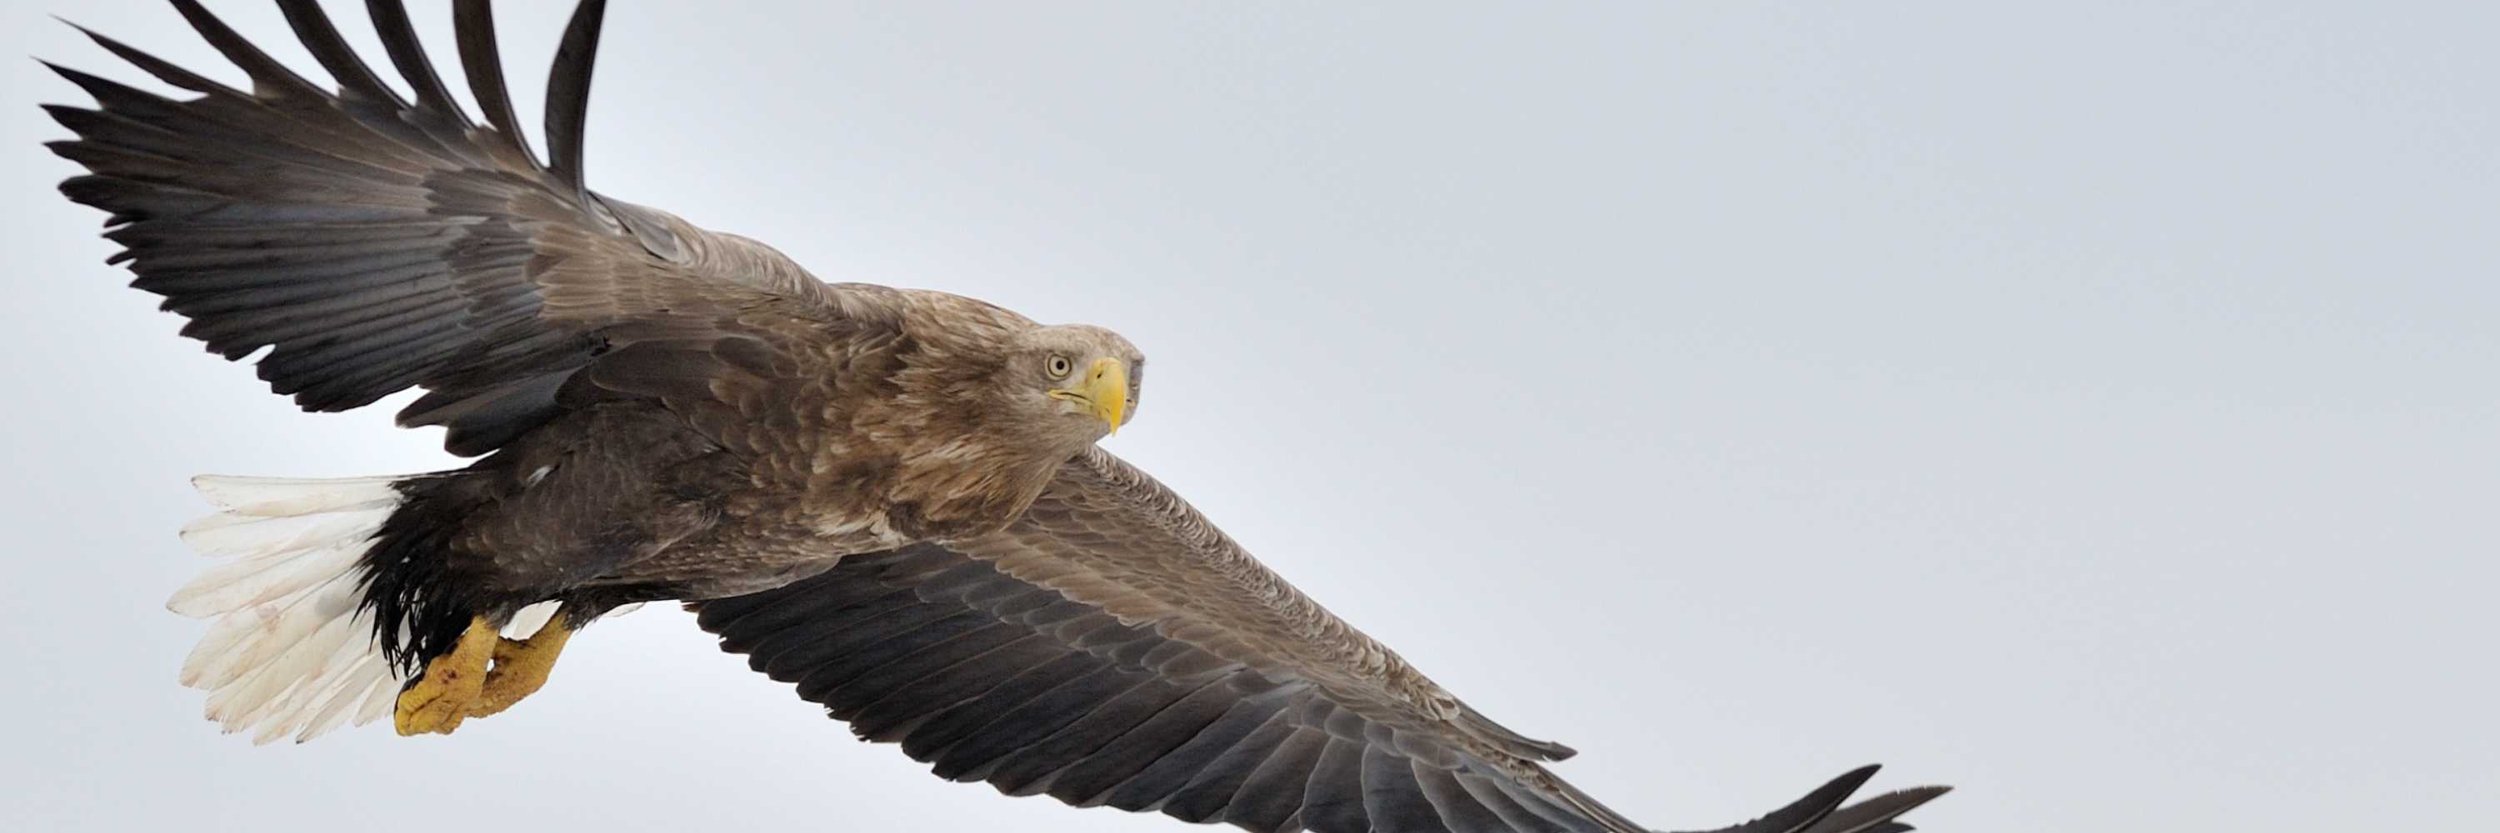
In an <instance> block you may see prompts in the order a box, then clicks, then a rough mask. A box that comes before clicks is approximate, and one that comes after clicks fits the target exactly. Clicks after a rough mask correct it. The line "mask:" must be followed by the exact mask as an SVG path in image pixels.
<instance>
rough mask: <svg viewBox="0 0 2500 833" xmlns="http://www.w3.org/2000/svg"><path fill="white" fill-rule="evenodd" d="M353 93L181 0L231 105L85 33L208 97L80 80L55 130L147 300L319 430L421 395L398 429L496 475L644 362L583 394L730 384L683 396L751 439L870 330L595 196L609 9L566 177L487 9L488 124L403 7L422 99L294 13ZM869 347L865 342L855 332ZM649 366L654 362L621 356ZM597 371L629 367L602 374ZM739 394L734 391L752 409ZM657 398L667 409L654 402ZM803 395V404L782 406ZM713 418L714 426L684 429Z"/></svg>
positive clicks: (476, 74) (791, 285)
mask: <svg viewBox="0 0 2500 833" xmlns="http://www.w3.org/2000/svg"><path fill="white" fill-rule="evenodd" d="M279 5H280V6H281V7H283V9H284V11H285V13H286V17H287V20H288V21H289V23H290V24H291V25H292V26H293V28H294V30H295V34H296V36H297V37H298V38H299V39H300V40H302V42H303V44H304V46H305V48H306V49H307V50H309V51H310V52H311V53H312V55H313V56H314V57H315V58H316V59H317V60H318V61H319V62H320V64H321V65H322V67H323V68H324V69H325V70H327V71H328V72H329V74H330V75H331V76H333V78H334V79H335V80H336V84H337V89H336V91H335V92H333V91H331V90H329V89H325V88H323V87H321V86H319V85H316V84H315V83H313V82H311V81H308V80H306V79H305V78H303V77H301V76H298V75H296V74H295V73H294V72H292V71H290V70H288V69H287V68H286V67H284V66H282V65H280V64H279V63H278V62H277V61H275V60H273V59H272V58H270V56H269V55H268V54H266V53H264V52H262V51H261V50H260V49H259V48H258V47H255V46H253V45H252V44H251V43H250V42H248V41H246V40H244V39H243V38H242V37H241V36H240V35H237V34H236V33H235V32H234V30H232V29H230V28H228V27H227V26H226V25H225V24H224V23H222V22H220V21H219V20H218V19H217V18H216V17H214V16H212V15H210V14H209V13H208V11H207V10H205V9H203V8H202V7H201V6H200V5H199V4H198V3H196V2H193V0H174V6H175V7H176V8H177V9H179V10H180V11H181V13H182V14H183V16H184V17H185V18H187V19H188V20H189V21H190V22H191V25H192V26H193V28H195V29H197V30H198V31H199V33H200V34H201V36H203V37H204V38H206V39H207V40H208V42H209V43H210V44H211V45H213V46H215V47H216V48H217V50H218V51H219V52H221V53H223V54H224V55H225V57H226V58H227V59H228V60H231V61H233V62H234V63H235V64H236V65H237V66H239V67H240V68H241V69H242V70H243V71H244V72H245V73H246V74H247V75H249V76H250V78H251V82H252V83H251V89H250V90H248V91H245V90H236V89H233V88H230V87H227V86H224V85H222V84H219V83H217V82H215V81H211V80H209V79H207V78H204V77H201V76H199V75H197V74H194V73H192V72H189V71H187V70H184V69H182V68H180V67H176V66H174V65H172V64H169V63H167V62H165V61H163V60H160V59H158V58H155V57H154V56H151V55H149V54H147V53H145V52H141V51H139V50H137V49H134V48H131V47H129V46H127V45H124V44H122V43H119V42H117V41H114V40H112V39H110V38H106V37H104V36H101V35H96V34H94V33H92V32H90V33H89V36H90V37H92V38H94V39H95V41H96V42H97V43H98V44H101V45H102V46H103V47H104V48H105V49H107V50H110V51H112V52H113V53H114V54H115V55H118V56H120V57H122V58H123V59H125V60H128V61H129V62H130V63H132V64H134V65H136V66H137V67H139V68H140V69H142V70H145V71H146V72H148V73H149V74H151V75H154V76H155V77H156V78H158V79H160V80H162V81H164V82H165V83H167V84H171V85H173V86H175V87H179V88H182V89H184V90H188V91H191V92H194V93H198V94H199V97H197V98H191V99H188V100H174V99H169V98H164V97H161V96H158V95H155V94H153V93H149V92H146V91H142V90H139V89H136V88H133V87H129V86H125V85H122V84H119V83H115V82H112V81H108V80H105V79H103V78H100V77H97V76H94V75H90V74H87V73H83V72H79V71H77V70H72V69H67V68H63V67H59V66H54V67H52V68H53V70H54V71H55V72H58V73H60V74H61V75H62V76H63V77H66V78H68V79H69V80H70V81H72V82H74V83H76V84H77V85H78V86H80V87H82V88H84V89H85V90H86V91H87V92H88V93H90V94H92V95H93V96H94V97H95V99H96V103H97V106H96V107H95V108H94V109H86V108H78V107H68V106H59V105H52V106H47V107H46V108H45V109H47V110H48V111H50V112H51V113H52V115H53V117H54V118H55V119H57V120H59V121H60V123H61V124H62V125H64V126H67V127H68V128H69V129H71V130H72V131H75V132H76V133H77V134H78V138H77V139H75V140H70V141H61V142H54V143H52V144H51V148H52V149H53V151H54V152H56V153H58V154H60V155H61V156H64V157H67V158H69V159H70V160H72V161H75V162H77V163H79V164H81V165H84V166H86V168H87V169H88V170H89V171H91V172H92V173H90V174H88V175H85V176H79V177H75V178H72V179H70V180H68V181H66V182H64V183H62V184H61V190H62V192H63V193H65V194H67V195H68V196H69V197H70V198H71V199H73V200H76V201H78V202H81V203H85V204H87V205H91V206H95V207H97V208H101V209H104V210H105V211H108V212H110V213H111V215H112V216H111V218H110V219H109V220H108V221H107V225H108V226H109V230H108V231H107V232H106V236H107V237H109V238H111V239H113V240H115V241H116V242H118V243H120V244H121V245H122V247H123V250H122V252H121V253H120V254H117V255H115V256H114V258H113V259H114V261H116V262H122V261H127V262H128V263H129V266H130V269H131V271H132V272H134V273H136V274H137V275H138V280H137V281H136V282H135V284H134V285H135V286H137V287H138V288H140V289H144V290H147V291H149V292H153V293H156V294H159V295H162V296H164V297H165V304H164V305H165V308H167V309H170V310H173V311H175V312H178V313H181V314H182V315H184V316H185V317H188V318H189V319H190V324H189V325H188V326H186V327H185V328H184V330H183V333H184V334H185V335H188V336H191V337H193V338H197V339H200V340H202V341H205V342H207V343H208V347H209V349H210V350H212V351H214V352H217V353H219V354H222V355H224V356H225V357H226V358H227V359H229V360H238V359H242V358H244V357H246V356H250V355H252V354H254V353H256V352H259V351H261V350H263V349H264V348H266V349H267V351H268V352H267V353H265V354H263V355H261V357H260V358H259V359H258V367H259V371H260V376H261V378H262V379H264V380H267V381H268V382H269V385H270V387H271V388H272V389H273V390H275V391H276V392H278V393H281V394H291V395H293V396H294V398H295V401H296V402H297V403H298V404H300V405H302V406H303V407H304V408H305V409H307V410H314V411H338V410H346V409H350V408H356V407H359V406H363V405H366V404H369V403H372V402H373V401H374V400H377V399H380V398H382V397H384V396H388V395H390V394H392V393H396V392H399V391H402V390H406V389H408V388H409V387H411V386H422V387H424V388H425V389H427V391H428V394H427V395H426V396H424V397H422V398H420V399H418V400H417V401H416V402H415V403H414V404H412V405H410V406H409V407H408V408H407V409H406V410H404V411H402V412H401V413H400V415H399V419H400V421H401V423H402V424H406V425H442V426H445V427H447V428H448V429H449V435H448V436H447V438H446V445H448V446H449V447H450V449H451V450H452V451H453V452H454V453H458V454H464V455H468V454H481V453H484V452H487V451H491V450H493V449H495V448H497V447H499V446H501V445H503V444H504V443H505V442H508V441H509V440H511V439H512V438H513V437H516V436H518V435H520V434H521V433H523V432H525V431H527V430H529V429H530V428H532V427H534V426H536V425H538V424H539V423H541V422H542V421H544V420H545V419H546V418H547V417H549V416H550V415H552V414H553V413H554V412H555V411H556V410H557V408H558V407H559V406H558V404H557V399H558V397H557V393H558V391H559V389H561V388H563V387H564V386H565V384H566V382H567V381H568V380H571V379H574V378H575V377H576V376H577V375H580V374H579V371H581V370H582V369H583V368H585V367H587V366H590V365H591V364H592V363H593V362H594V360H595V359H597V360H600V361H607V362H610V363H612V364H613V363H627V362H631V363H638V364H641V365H646V366H645V367H639V368H636V369H634V372H618V373H604V374H599V373H595V374H591V375H590V376H589V377H585V378H596V377H610V378H625V377H631V378H637V379H642V380H644V381H645V382H646V383H653V384H656V383H655V382H652V380H655V379H658V380H665V379H667V378H669V377H670V376H671V374H674V375H676V376H679V377H683V376H687V375H689V374H696V375H699V376H716V377H726V378H728V379H729V380H730V381H728V382H723V383H720V384H694V385H677V386H675V387H673V388H670V390H669V391H667V393H670V394H672V395H678V396H681V397H691V398H693V399H697V400H702V401H694V402H682V403H681V402H672V405H673V406H681V405H682V406H683V409H686V410H690V411H696V412H705V411H725V413H718V414H714V415H712V416H711V417H710V419H711V421H713V422H715V423H718V424H720V425H723V426H732V427H734V425H735V424H737V423H739V422H741V419H740V418H741V417H744V416H751V415H748V414H741V413H738V412H737V411H739V409H740V408H742V407H751V406H752V405H753V404H755V403H765V402H772V401H775V400H776V394H775V393H774V392H773V391H770V390H766V389H767V388H770V387H772V385H773V384H774V383H776V382H791V381H793V380H791V379H780V380H773V379H764V378H761V377H765V376H770V375H772V371H773V369H774V368H777V367H779V368H786V367H787V366H788V365H789V364H790V363H791V362H789V361H788V360H787V359H788V357H790V356H794V355H795V356H799V357H801V358H802V360H804V359H805V358H807V357H809V355H810V354H811V353H822V352H825V351H826V350H828V349H829V348H828V346H827V345H826V344H823V343H818V342H823V341H825V340H827V339H831V338H838V337H841V336H842V335H843V334H844V331H845V328H848V329H850V330H857V329H859V328H861V327H873V326H874V322H866V323H863V321H862V319H863V316H862V315H860V314H859V310H858V309H855V308H852V307H856V306H857V301H858V299H857V298H854V297H853V296H869V295H873V294H874V293H873V291H872V290H868V289H860V290H851V289H842V288H835V287H829V286H827V285H826V284H823V283H821V282H819V281H817V280H816V279H815V278H813V277H811V276H809V275H808V274H807V272H806V271H805V270H803V269H801V268H799V266H798V265H797V264H795V263H793V262H791V261H790V260H789V259H788V258H786V257H784V256H782V255H781V254H780V253H778V252H775V251H773V250H772V249H770V248H768V247H766V246H764V245H762V244H759V243H756V242H754V241H751V240H747V239H745V238H740V237H735V236H731V235H723V234H715V233H711V232H707V231H703V230H701V229H698V228H696V227H694V226H693V225H690V224H688V223H686V222H685V221H683V220H680V219H678V218H676V217H674V216H671V215H668V214H665V213H662V212H659V211H655V210H652V209H648V208H643V207H640V206H636V205H632V204H630V203H625V202H621V201H618V200H613V199H609V198H607V197H603V196H600V195H599V194H596V193H593V192H591V191H590V190H588V189H587V188H586V187H584V184H583V178H582V126H583V119H584V114H585V112H586V110H587V105H588V102H589V93H590V77H591V67H592V63H593V57H594V55H595V53H596V51H597V45H598V37H599V25H600V20H601V15H602V9H603V7H604V4H603V3H601V2H597V1H596V0H591V1H590V2H584V3H582V4H581V5H580V6H579V8H577V9H576V10H575V13H574V15H573V18H572V22H571V25H570V26H569V27H568V28H567V29H566V31H565V34H564V40H563V42H562V45H561V48H560V49H559V51H558V53H557V55H556V61H555V67H554V69H553V70H552V72H551V74H550V78H549V81H548V89H547V120H546V131H547V147H548V160H547V161H546V162H544V163H542V162H540V161H539V159H538V157H537V155H536V154H534V153H533V152H532V151H531V149H530V147H529V145H528V143H527V142H526V141H525V140H524V139H523V137H522V132H521V127H520V125H519V124H518V123H517V122H516V121H515V118H514V116H513V112H512V104H511V101H510V97H509V96H508V95H507V94H506V92H505V86H504V80H503V70H502V67H501V64H500V61H499V60H498V58H497V56H496V43H495V27H494V19H493V17H492V15H491V14H490V12H489V10H488V6H487V4H486V2H484V0H461V2H458V3H457V4H456V5H455V15H456V18H455V24H456V31H457V34H458V39H459V52H460V57H461V59H462V61H461V62H462V64H463V66H464V69H465V73H464V74H465V76H466V79H467V81H468V85H469V89H470V90H471V92H472V93H473V95H474V97H475V99H476V101H477V102H478V104H479V109H480V110H481V111H482V112H483V116H484V119H485V123H484V124H478V123H475V122H473V121H471V120H470V118H469V116H468V115H467V114H466V113H464V112H463V111H462V109H461V107H460V105H458V104H457V103H455V102H454V101H453V100H452V98H451V94H450V92H449V91H448V90H447V89H446V88H445V87H444V86H443V81H442V79H441V78H440V77H439V76H438V75H437V74H436V72H435V69H434V67H433V65H432V63H431V62H430V61H429V60H428V59H427V57H426V55H425V51H424V48H423V46H422V45H421V44H420V43H419V42H418V40H417V37H416V33H415V31H414V30H413V29H412V28H411V27H410V25H409V21H408V15H407V12H406V10H405V9H403V8H402V7H401V6H400V4H399V3H398V2H396V0H384V1H383V2H375V3H372V4H371V5H372V11H373V15H372V16H373V21H374V24H375V28H376V30H377V31H378V32H379V33H380V35H381V40H382V43H383V45H384V46H385V47H386V49H387V51H388V53H389V57H390V62H391V64H392V65H393V66H395V67H396V69H397V70H398V74H399V75H400V76H401V78H402V79H404V80H405V82H406V84H407V86H408V88H409V89H410V90H412V91H413V93H414V96H415V99H414V100H413V101H411V100H408V99H405V98H402V97H401V96H400V95H399V94H398V93H397V92H396V91H394V90H392V89H391V88H390V86H388V85H387V84H385V83H384V82H383V81H382V79H381V77H380V75H379V74H377V73H376V72H375V71H374V70H373V68H372V67H371V66H369V65H367V64H366V63H365V62H364V61H363V59H362V58H360V57H358V55H357V54H356V53H355V51H354V50H353V49H351V48H350V47H349V46H348V45H347V43H346V41H344V40H343V39H341V38H340V36H339V33H338V30H337V29H336V28H335V27H334V26H333V25H332V24H331V22H330V20H329V18H328V17H327V16H326V15H325V14H324V13H323V12H322V10H321V8H320V6H319V5H318V4H317V3H315V2H313V1H312V0H281V2H280V3H279ZM850 334H851V335H856V334H857V333H856V332H853V333H850ZM635 345H641V347H640V349H627V348H631V347H634V346H635ZM600 356H611V357H612V358H608V359H598V357H600ZM742 383H743V388H744V389H743V390H732V389H733V388H740V387H741V384H742ZM646 393H648V392H646ZM784 393H786V392H784ZM690 416H694V417H696V418H697V419H698V422H700V421H702V419H703V417H702V416H701V414H699V413H698V414H690Z"/></svg>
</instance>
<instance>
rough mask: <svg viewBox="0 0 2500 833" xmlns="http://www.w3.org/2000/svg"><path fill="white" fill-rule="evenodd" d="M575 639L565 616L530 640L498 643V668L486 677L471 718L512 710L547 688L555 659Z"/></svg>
mask: <svg viewBox="0 0 2500 833" xmlns="http://www.w3.org/2000/svg"><path fill="white" fill-rule="evenodd" d="M572 638H573V628H572V627H570V626H568V625H566V624H565V621H564V616H563V615H562V614H557V615H556V616H555V617H554V618H552V619H548V620H547V624H546V625H545V626H543V627H540V628H539V629H538V632H537V633H535V634H531V635H530V638H528V639H502V638H497V639H496V640H495V668H494V670H492V671H488V672H487V673H486V689H485V691H483V692H481V693H480V695H479V697H478V699H477V700H476V701H475V702H473V703H470V704H469V716H470V717H485V716H487V715H490V714H494V713H496V712H500V711H503V710H505V709H508V708H512V704H514V703H518V702H521V698H523V697H528V696H530V695H532V694H535V693H537V692H538V689H539V687H540V686H544V685H546V684H547V673H548V672H550V671H554V670H555V668H556V655H558V654H561V653H564V643H565V641H566V640H569V639H572Z"/></svg>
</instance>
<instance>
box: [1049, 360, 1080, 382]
mask: <svg viewBox="0 0 2500 833" xmlns="http://www.w3.org/2000/svg"><path fill="white" fill-rule="evenodd" d="M1049 367H1050V378H1053V379H1065V378H1068V372H1069V371H1071V370H1075V369H1076V365H1075V364H1074V363H1072V362H1070V361H1068V357H1066V356H1052V357H1050V365H1049Z"/></svg>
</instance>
